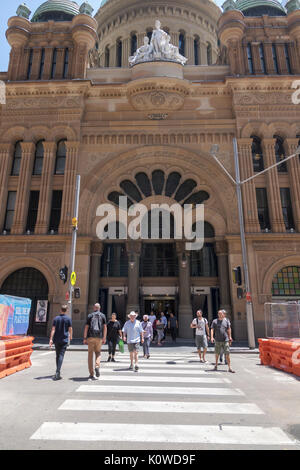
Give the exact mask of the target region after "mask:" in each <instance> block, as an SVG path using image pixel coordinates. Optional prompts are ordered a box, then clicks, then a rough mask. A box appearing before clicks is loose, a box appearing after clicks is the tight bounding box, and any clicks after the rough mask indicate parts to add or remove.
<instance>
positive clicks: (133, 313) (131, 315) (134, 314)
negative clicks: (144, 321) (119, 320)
mask: <svg viewBox="0 0 300 470" xmlns="http://www.w3.org/2000/svg"><path fill="white" fill-rule="evenodd" d="M133 316H135V317H137V313H135V312H134V311H132V312H130V313H129V315H128V317H129V318H130V317H133Z"/></svg>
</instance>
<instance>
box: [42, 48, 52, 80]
mask: <svg viewBox="0 0 300 470" xmlns="http://www.w3.org/2000/svg"><path fill="white" fill-rule="evenodd" d="M52 56H53V47H45V63H44V71H43V75H42V80H49V79H50V75H51V68H52Z"/></svg>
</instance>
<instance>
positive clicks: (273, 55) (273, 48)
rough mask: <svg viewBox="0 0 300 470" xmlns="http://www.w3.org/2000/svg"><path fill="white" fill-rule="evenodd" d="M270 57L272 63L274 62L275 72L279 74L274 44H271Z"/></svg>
mask: <svg viewBox="0 0 300 470" xmlns="http://www.w3.org/2000/svg"><path fill="white" fill-rule="evenodd" d="M272 57H273V64H274V68H275V73H277V74H279V67H278V59H277V50H276V45H275V44H272Z"/></svg>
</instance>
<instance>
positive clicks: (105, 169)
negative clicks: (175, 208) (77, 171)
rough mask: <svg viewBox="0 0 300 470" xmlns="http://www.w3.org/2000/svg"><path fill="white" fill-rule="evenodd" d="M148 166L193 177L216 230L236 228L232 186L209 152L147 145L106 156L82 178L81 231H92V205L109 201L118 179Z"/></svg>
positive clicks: (94, 216)
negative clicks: (205, 197)
mask: <svg viewBox="0 0 300 470" xmlns="http://www.w3.org/2000/svg"><path fill="white" fill-rule="evenodd" d="M152 168H153V169H154V168H161V169H163V170H164V171H166V172H169V170H170V171H172V170H173V169H176V170H180V171H181V173H182V174H183V175H184V177H185V176H193V177H194V179H196V180H197V183H198V185H199V188H200V189H202V188H203V189H204V190H207V191H208V192H209V194H210V201H209V204H208V208H210V209H211V211H210V220H208V221H209V222H211V223H212V224H213V225H214V226H215V229H216V233H218V234H219V235H224V234H225V232H235V231H236V230H238V222H237V221H238V218H237V211H236V213H235V211H234V210H232V208H234V207H236V194H235V187H234V186H233V185H232V183H230V181H229V180H228V177H227V176H226V175H225V173H223V171H222V170H221V169H220V168H219V167H218V165H217V164H216V163H215V162H214V160H213V159H212V157H211V156H210V155H208V154H205V153H202V154H201V156H199V155H198V154H196V153H193V152H191V151H187V150H186V149H183V148H176V149H173V148H170V147H165V146H147V147H142V148H136V149H134V150H130V151H127V152H124V153H120V154H117V155H115V156H114V157H113V158H111V157H109V158H107V159H106V160H104V161H102V162H100V163H99V164H98V165H96V166H95V167H94V168H93V169H92V170H91V171H90V172H89V174H87V175H86V176H85V177H83V178H82V184H81V188H82V189H81V198H80V214H81V216H80V220H79V224H80V225H79V229H80V231H81V233H85V234H90V232H91V230H92V229H93V234H94V233H95V231H94V228H95V221H94V220H95V218H96V208H97V206H98V205H99V204H103V203H108V202H109V201H108V200H107V199H106V195H107V192H108V191H111V190H113V188H116V183H118V182H119V181H120V179H123V177H124V176H125V175H127V176H129V177H130V178H131V179H132V177H133V174H135V173H136V172H138V171H137V170H139V169H143V171H145V170H149V169H150V171H151V170H152ZM220 188H222V189H221V191H220ZM213 210H214V211H216V213H217V217H216V220H217V223H216V220H212V219H213V215H212V211H213ZM221 214H222V215H221ZM222 219H223V220H222Z"/></svg>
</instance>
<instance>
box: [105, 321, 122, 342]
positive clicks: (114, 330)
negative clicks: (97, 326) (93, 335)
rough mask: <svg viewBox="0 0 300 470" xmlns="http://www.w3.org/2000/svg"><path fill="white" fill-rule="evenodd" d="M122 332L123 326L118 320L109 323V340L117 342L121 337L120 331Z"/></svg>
mask: <svg viewBox="0 0 300 470" xmlns="http://www.w3.org/2000/svg"><path fill="white" fill-rule="evenodd" d="M120 330H121V325H120V322H119V321H118V320H116V321H112V320H111V321H109V322H108V323H107V339H108V340H110V341H116V340H117V339H118V336H119V333H118V332H119V331H120Z"/></svg>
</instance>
